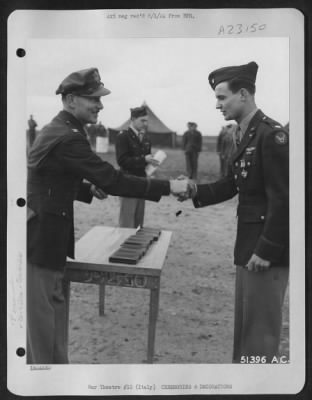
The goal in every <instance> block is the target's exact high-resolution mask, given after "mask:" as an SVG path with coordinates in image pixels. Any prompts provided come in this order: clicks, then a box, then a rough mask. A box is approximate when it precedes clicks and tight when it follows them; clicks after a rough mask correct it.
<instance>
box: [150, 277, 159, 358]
mask: <svg viewBox="0 0 312 400" xmlns="http://www.w3.org/2000/svg"><path fill="white" fill-rule="evenodd" d="M158 307H159V285H158V287H157V288H155V289H151V295H150V309H149V321H148V340H147V362H148V363H153V358H154V347H155V336H156V321H157V316H158Z"/></svg>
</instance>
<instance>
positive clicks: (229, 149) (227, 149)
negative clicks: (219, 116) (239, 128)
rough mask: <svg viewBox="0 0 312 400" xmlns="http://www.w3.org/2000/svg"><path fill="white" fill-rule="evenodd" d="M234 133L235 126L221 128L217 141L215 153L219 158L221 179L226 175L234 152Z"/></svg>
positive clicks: (229, 125)
mask: <svg viewBox="0 0 312 400" xmlns="http://www.w3.org/2000/svg"><path fill="white" fill-rule="evenodd" d="M235 131H236V125H235V124H228V125H226V126H223V127H222V129H221V131H220V133H219V136H218V139H217V153H218V154H219V158H220V176H221V178H223V177H224V176H225V175H226V174H227V169H228V165H229V161H230V158H231V155H232V154H233V152H234V150H235V146H234V135H235Z"/></svg>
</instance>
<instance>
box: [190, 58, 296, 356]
mask: <svg viewBox="0 0 312 400" xmlns="http://www.w3.org/2000/svg"><path fill="white" fill-rule="evenodd" d="M257 71H258V65H257V64H256V63H255V62H250V63H248V64H245V65H239V66H230V67H225V68H220V69H217V70H215V71H213V72H211V74H209V77H208V80H209V84H210V85H211V87H212V89H213V90H214V93H215V96H216V99H217V103H216V108H217V110H219V111H220V112H221V113H222V114H223V116H224V118H225V120H235V121H236V122H237V124H238V129H237V134H236V140H237V143H236V149H235V151H234V154H233V155H232V157H231V160H230V163H229V168H228V171H227V174H226V176H225V177H224V178H223V179H221V180H219V181H217V182H215V183H210V184H202V185H197V187H196V185H194V184H193V186H192V187H193V192H192V197H193V202H194V206H195V207H196V208H198V207H205V206H208V205H211V204H216V203H220V202H223V201H225V200H228V199H231V198H232V197H234V196H235V195H238V208H237V217H238V218H237V236H236V242H235V249H234V263H235V265H236V295H235V322H234V351H233V362H235V363H240V362H244V360H245V361H246V360H247V359H250V358H248V357H256V356H260V357H262V358H261V360H262V362H268V363H270V362H271V361H272V359H273V357H274V356H278V353H279V343H280V331H281V322H282V306H283V299H284V294H285V289H286V286H287V282H288V270H289V268H288V266H289V141H288V133H287V132H286V131H285V129H284V128H283V127H282V126H281V125H280V124H279V123H278V122H276V121H274V120H273V119H271V118H269V117H267V116H266V115H265V114H264V113H263V112H262V111H261V110H259V109H258V108H257V106H256V103H255V90H256V88H255V82H256V75H257Z"/></svg>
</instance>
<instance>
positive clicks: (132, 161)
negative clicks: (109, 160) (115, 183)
mask: <svg viewBox="0 0 312 400" xmlns="http://www.w3.org/2000/svg"><path fill="white" fill-rule="evenodd" d="M115 146H116V159H117V162H118V165H119V166H120V168H121V170H122V171H124V172H126V173H128V174H131V175H136V176H146V174H145V167H146V165H147V163H146V161H145V156H146V155H147V154H151V147H152V145H151V142H150V140H149V139H148V138H147V137H146V135H144V136H143V138H142V141H140V139H139V138H138V135H137V134H136V133H135V132H134V131H133V130H132V129H131V128H130V127H129V129H127V130H125V131H121V132H120V133H119V134H118V135H117V138H116V144H115Z"/></svg>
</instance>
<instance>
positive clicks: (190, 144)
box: [182, 130, 202, 153]
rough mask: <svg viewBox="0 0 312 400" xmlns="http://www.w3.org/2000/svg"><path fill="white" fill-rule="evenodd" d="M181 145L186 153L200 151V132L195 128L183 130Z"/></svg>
mask: <svg viewBox="0 0 312 400" xmlns="http://www.w3.org/2000/svg"><path fill="white" fill-rule="evenodd" d="M182 146H183V150H184V151H185V152H186V153H191V152H195V153H199V152H201V148H202V134H201V133H200V132H199V131H197V130H195V131H186V132H184V134H183V138H182Z"/></svg>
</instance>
